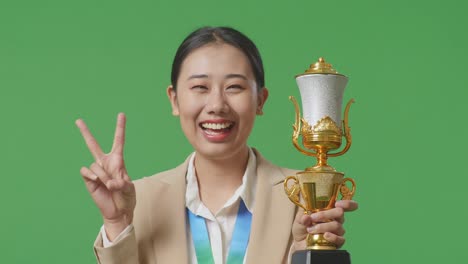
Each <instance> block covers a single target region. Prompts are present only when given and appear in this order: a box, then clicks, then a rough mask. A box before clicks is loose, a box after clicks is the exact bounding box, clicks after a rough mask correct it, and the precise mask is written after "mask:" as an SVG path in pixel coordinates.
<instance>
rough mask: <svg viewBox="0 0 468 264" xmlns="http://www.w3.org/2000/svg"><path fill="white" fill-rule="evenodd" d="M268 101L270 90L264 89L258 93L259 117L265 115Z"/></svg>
mask: <svg viewBox="0 0 468 264" xmlns="http://www.w3.org/2000/svg"><path fill="white" fill-rule="evenodd" d="M267 99H268V89H267V88H266V87H263V88H262V89H261V90H260V91H258V98H257V115H263V106H264V105H265V102H266V100H267Z"/></svg>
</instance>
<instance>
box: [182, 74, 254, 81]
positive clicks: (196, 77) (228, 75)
mask: <svg viewBox="0 0 468 264" xmlns="http://www.w3.org/2000/svg"><path fill="white" fill-rule="evenodd" d="M202 78H208V75H206V74H194V75H191V76H190V77H188V78H187V80H191V79H202ZM225 78H226V79H231V78H241V79H243V80H246V81H247V77H245V76H244V75H242V74H237V73H231V74H227V75H226V76H225Z"/></svg>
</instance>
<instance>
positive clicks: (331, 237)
mask: <svg viewBox="0 0 468 264" xmlns="http://www.w3.org/2000/svg"><path fill="white" fill-rule="evenodd" d="M324 237H325V239H326V240H327V241H329V242H331V243H333V244H335V245H336V247H337V248H340V247H342V246H343V244H344V243H345V241H346V240H345V238H344V237H342V236H338V235H335V234H333V233H330V232H326V233H325V234H324Z"/></svg>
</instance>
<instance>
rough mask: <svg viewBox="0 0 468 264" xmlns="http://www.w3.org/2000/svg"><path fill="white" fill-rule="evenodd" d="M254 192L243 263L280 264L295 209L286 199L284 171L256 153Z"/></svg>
mask: <svg viewBox="0 0 468 264" xmlns="http://www.w3.org/2000/svg"><path fill="white" fill-rule="evenodd" d="M255 154H256V156H257V177H258V178H257V191H256V193H257V194H256V197H255V207H254V210H253V211H254V212H253V219H252V231H251V234H250V241H249V246H248V252H247V261H246V263H280V262H278V260H283V259H285V258H287V254H288V251H289V247H290V240H291V228H292V223H293V221H294V216H295V209H296V208H295V206H294V204H293V203H291V202H290V201H289V199H288V198H287V196H286V194H285V192H284V187H283V181H284V178H285V177H286V176H287V175H285V174H284V173H283V171H282V170H281V169H280V168H279V167H277V166H274V165H272V164H271V163H270V162H268V161H266V160H265V159H264V158H263V157H262V156H261V155H260V154H259V153H258V152H257V151H256V150H255Z"/></svg>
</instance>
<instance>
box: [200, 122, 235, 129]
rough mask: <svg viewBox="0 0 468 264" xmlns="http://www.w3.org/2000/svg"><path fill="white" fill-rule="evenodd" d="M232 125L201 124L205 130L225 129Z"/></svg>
mask: <svg viewBox="0 0 468 264" xmlns="http://www.w3.org/2000/svg"><path fill="white" fill-rule="evenodd" d="M231 124H232V123H203V124H202V127H203V128H207V129H215V130H216V129H225V128H228V127H230V126H231Z"/></svg>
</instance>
